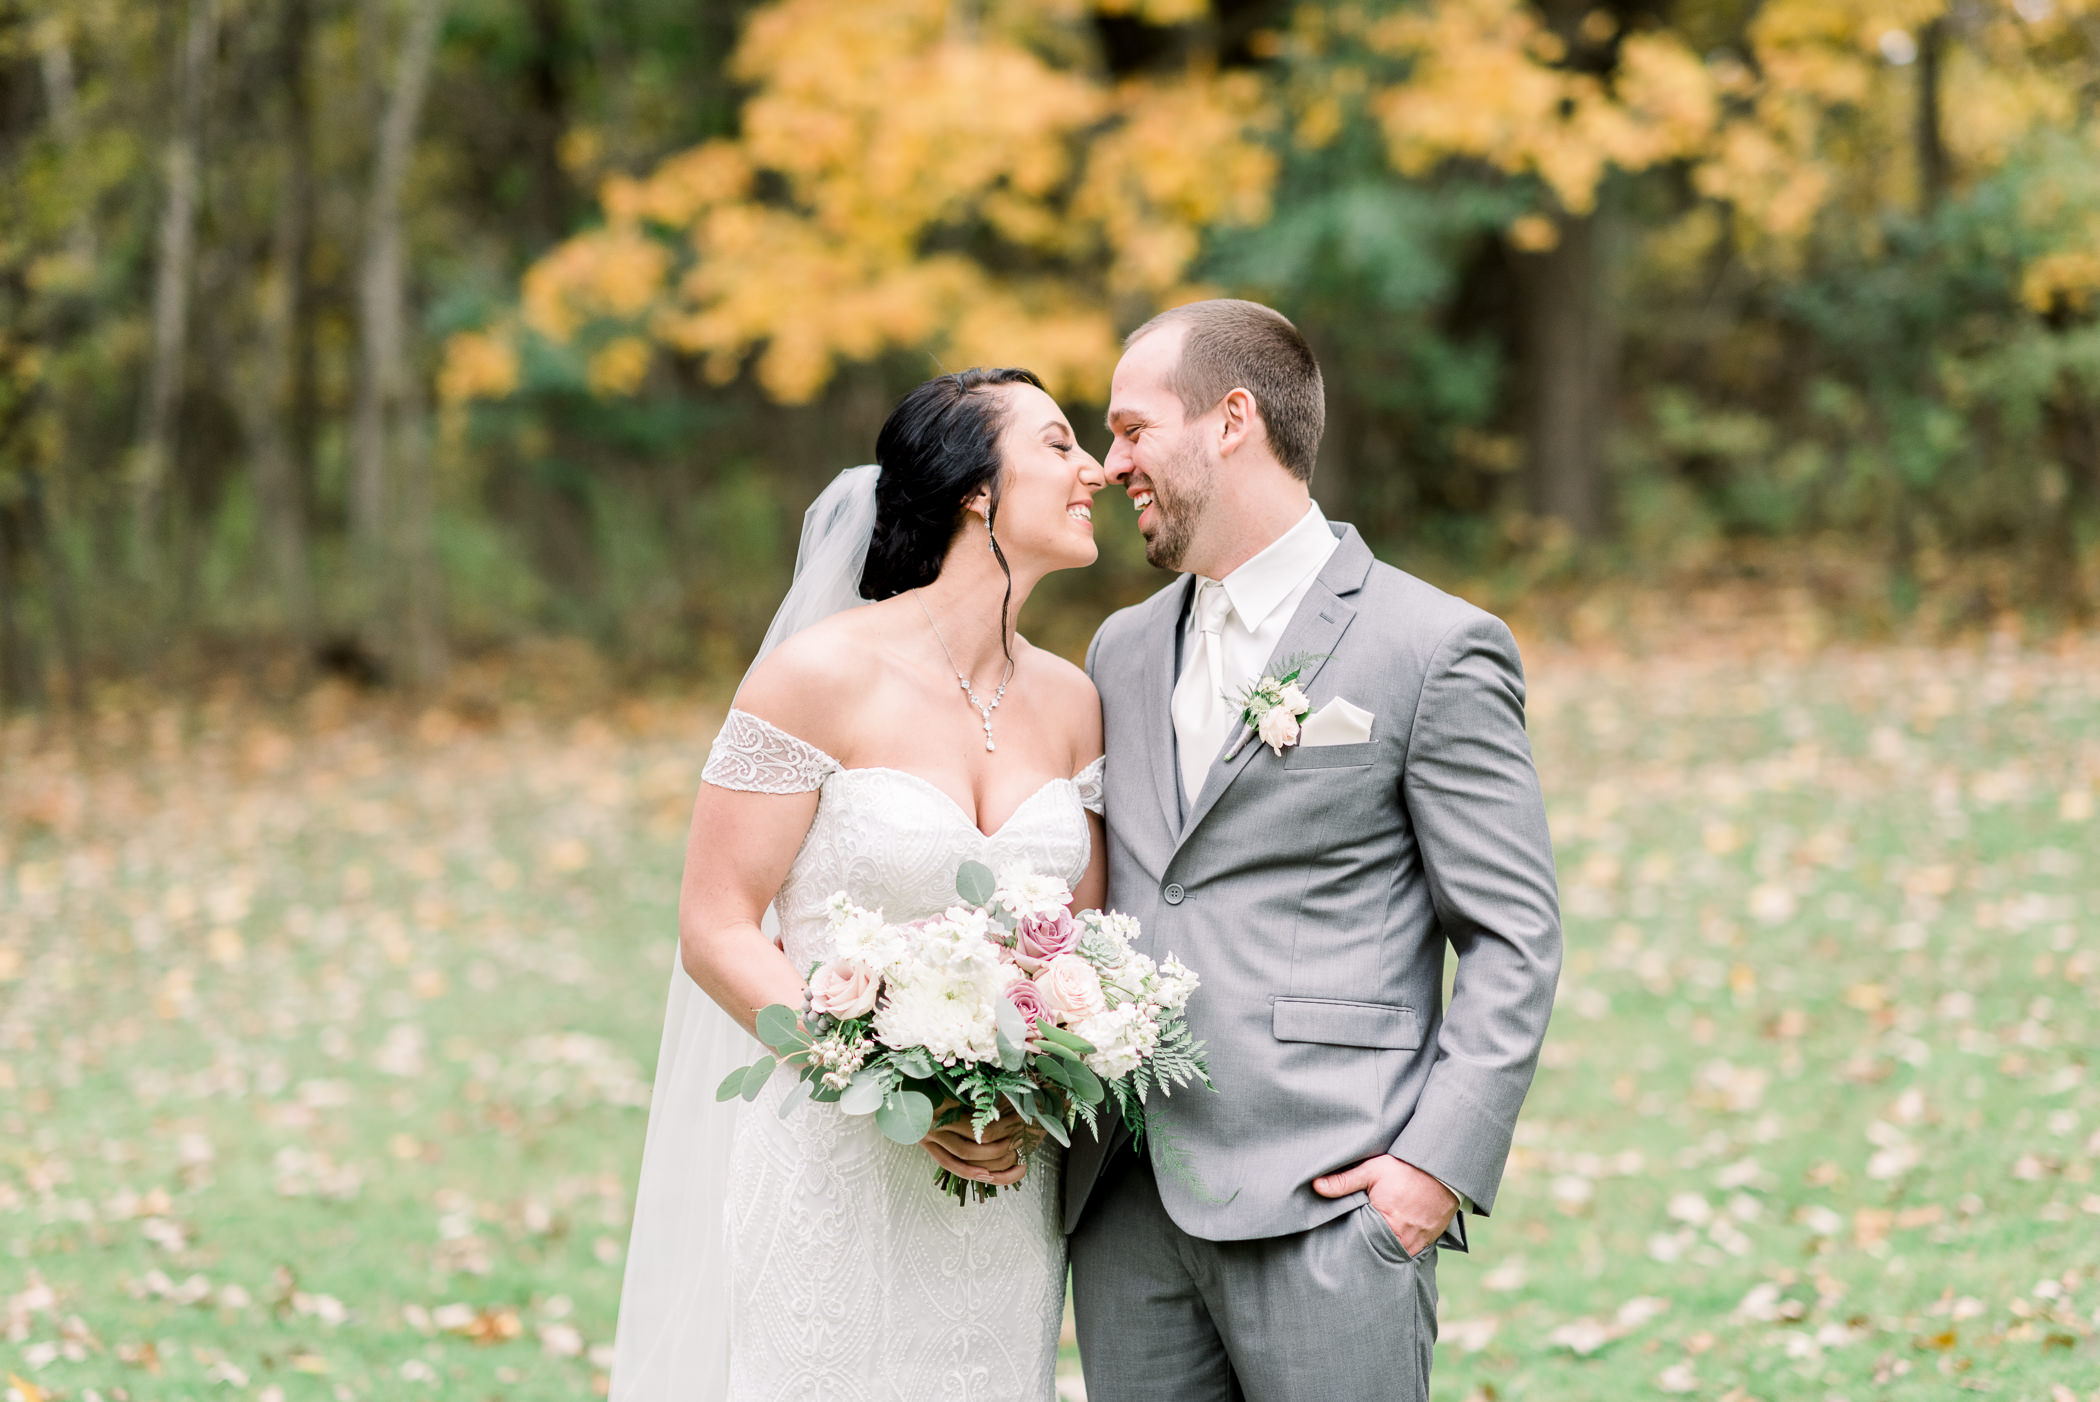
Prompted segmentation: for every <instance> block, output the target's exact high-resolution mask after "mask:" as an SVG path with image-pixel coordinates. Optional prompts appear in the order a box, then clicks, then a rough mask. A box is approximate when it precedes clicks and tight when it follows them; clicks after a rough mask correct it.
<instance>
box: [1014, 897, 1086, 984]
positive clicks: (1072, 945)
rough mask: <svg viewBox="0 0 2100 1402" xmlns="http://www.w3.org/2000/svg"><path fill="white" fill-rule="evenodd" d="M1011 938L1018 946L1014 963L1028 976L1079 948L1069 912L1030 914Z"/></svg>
mask: <svg viewBox="0 0 2100 1402" xmlns="http://www.w3.org/2000/svg"><path fill="white" fill-rule="evenodd" d="M1014 938H1015V942H1016V944H1017V945H1018V946H1019V947H1018V948H1017V949H1015V950H1014V962H1015V963H1017V964H1019V965H1020V966H1021V967H1022V968H1024V969H1027V970H1028V971H1029V972H1030V973H1041V972H1042V971H1043V966H1044V965H1046V964H1048V963H1049V962H1050V961H1051V960H1053V959H1055V958H1057V957H1058V956H1059V955H1062V954H1070V953H1071V952H1072V951H1073V950H1075V949H1077V948H1079V922H1078V921H1077V920H1074V919H1073V918H1072V912H1070V911H1069V910H1060V911H1058V912H1057V913H1056V914H1054V915H1030V916H1027V917H1024V918H1023V919H1022V921H1021V923H1020V925H1019V926H1018V927H1017V928H1016V929H1015V930H1014Z"/></svg>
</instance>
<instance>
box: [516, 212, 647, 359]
mask: <svg viewBox="0 0 2100 1402" xmlns="http://www.w3.org/2000/svg"><path fill="white" fill-rule="evenodd" d="M670 264H671V255H670V252H669V251H668V250H667V249H665V247H664V246H663V245H662V244H661V243H659V242H658V241H657V240H655V239H653V238H651V237H649V236H648V235H647V234H645V233H642V232H641V231H640V230H638V229H635V228H632V227H629V226H623V225H614V226H612V227H610V228H607V229H603V230H600V231H598V232H596V233H593V234H588V235H585V236H584V237H582V238H576V239H570V240H569V241H568V242H566V243H563V244H560V245H558V246H557V247H556V248H555V249H554V251H553V252H552V253H549V254H548V255H547V256H546V257H544V258H542V259H541V260H540V261H539V262H537V263H535V264H533V265H532V267H531V268H530V269H528V270H527V271H526V274H525V286H524V297H523V300H524V312H525V324H526V325H528V326H530V327H531V328H532V329H533V330H535V331H537V332H539V333H540V334H541V335H543V336H545V337H547V338H548V339H549V340H554V341H567V340H568V339H569V338H570V337H572V336H574V335H575V334H576V331H577V328H578V327H579V326H581V325H582V324H583V323H584V322H586V321H588V320H590V319H592V318H594V317H632V316H636V315H638V314H640V313H641V312H642V311H643V310H644V309H646V308H647V307H648V306H649V305H650V303H651V302H652V301H653V300H654V299H655V297H656V294H657V292H658V291H659V290H660V289H661V288H662V287H663V283H664V275H665V273H666V272H667V271H668V270H669V268H670Z"/></svg>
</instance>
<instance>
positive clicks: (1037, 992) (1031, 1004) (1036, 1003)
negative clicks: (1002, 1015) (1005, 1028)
mask: <svg viewBox="0 0 2100 1402" xmlns="http://www.w3.org/2000/svg"><path fill="white" fill-rule="evenodd" d="M1005 997H1006V1001H1007V1002H1009V1003H1011V1004H1013V1005H1014V1009H1015V1011H1017V1012H1019V1013H1020V1014H1021V1016H1022V1017H1024V1018H1026V1019H1027V1020H1028V1031H1029V1033H1030V1034H1031V1035H1033V1034H1034V1032H1035V1028H1036V1024H1037V1023H1039V1022H1048V1021H1050V1020H1051V1018H1050V1008H1049V1006H1048V1005H1047V1004H1045V1003H1044V1002H1043V993H1042V990H1041V989H1039V988H1037V987H1036V986H1035V985H1034V984H1032V983H1030V982H1029V981H1028V980H1027V979H1025V978H1024V979H1016V980H1014V981H1013V982H1012V983H1010V984H1008V985H1007V986H1006V993H1005Z"/></svg>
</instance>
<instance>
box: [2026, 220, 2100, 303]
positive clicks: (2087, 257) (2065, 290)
mask: <svg viewBox="0 0 2100 1402" xmlns="http://www.w3.org/2000/svg"><path fill="white" fill-rule="evenodd" d="M2090 232H2091V235H2092V241H2091V242H2089V243H2088V244H2087V245H2086V246H2085V247H2083V248H2069V249H2060V250H2058V251H2057V252H2055V253H2050V254H2047V255H2045V256H2043V257H2041V258H2037V259H2036V260H2035V261H2034V262H2032V263H2030V264H2029V265H2028V267H2027V271H2026V273H2025V275H2024V276H2022V278H2021V279H2020V295H2021V297H2022V298H2024V299H2025V300H2026V302H2027V305H2028V306H2030V307H2033V308H2034V309H2035V310H2036V311H2038V312H2043V313H2047V312H2049V311H2052V310H2054V308H2055V307H2056V305H2057V303H2058V302H2059V301H2060V302H2062V303H2063V304H2064V305H2066V306H2068V307H2070V308H2071V309H2072V310H2074V311H2080V312H2083V311H2087V310H2090V309H2091V307H2092V306H2093V302H2094V298H2095V297H2096V296H2100V228H2096V229H2093V230H2091V231H2090Z"/></svg>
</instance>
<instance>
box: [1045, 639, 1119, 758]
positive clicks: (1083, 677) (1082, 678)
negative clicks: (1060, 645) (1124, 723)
mask: <svg viewBox="0 0 2100 1402" xmlns="http://www.w3.org/2000/svg"><path fill="white" fill-rule="evenodd" d="M1027 658H1028V661H1029V664H1030V670H1031V673H1032V677H1033V681H1032V685H1033V687H1034V688H1035V689H1036V690H1037V691H1039V692H1040V694H1041V695H1042V696H1043V697H1044V698H1045V699H1046V700H1047V701H1048V703H1049V705H1048V709H1049V710H1050V711H1051V712H1052V714H1054V715H1055V716H1056V717H1057V718H1058V722H1059V724H1060V726H1061V727H1062V728H1063V730H1064V733H1065V738H1066V739H1067V740H1068V741H1069V742H1070V744H1071V746H1072V757H1073V760H1074V762H1075V764H1076V765H1085V764H1087V763H1090V762H1091V761H1092V760H1093V759H1094V757H1095V756H1096V755H1098V754H1100V753H1101V693H1100V692H1098V691H1096V690H1095V689H1094V679H1093V678H1092V677H1089V676H1088V675H1087V674H1086V671H1085V669H1084V668H1081V667H1079V666H1077V665H1075V664H1073V663H1071V662H1068V661H1066V660H1065V659H1064V658H1062V657H1060V656H1058V655H1057V654H1056V653H1054V652H1048V651H1045V650H1044V649H1042V648H1039V647H1035V646H1032V645H1031V646H1030V647H1029V649H1028V653H1027Z"/></svg>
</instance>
